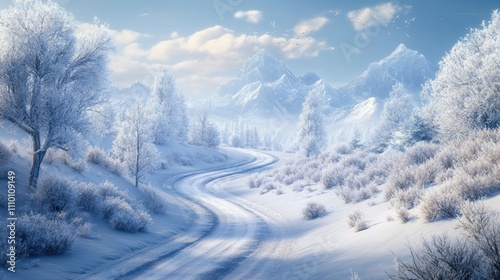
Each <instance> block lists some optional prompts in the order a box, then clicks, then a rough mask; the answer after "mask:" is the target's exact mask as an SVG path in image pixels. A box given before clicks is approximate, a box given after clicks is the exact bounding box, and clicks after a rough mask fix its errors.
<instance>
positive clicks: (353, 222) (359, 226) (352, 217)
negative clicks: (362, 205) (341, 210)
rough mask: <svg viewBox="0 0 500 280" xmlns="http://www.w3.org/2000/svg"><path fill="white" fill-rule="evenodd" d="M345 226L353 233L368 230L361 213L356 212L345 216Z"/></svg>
mask: <svg viewBox="0 0 500 280" xmlns="http://www.w3.org/2000/svg"><path fill="white" fill-rule="evenodd" d="M347 224H348V225H349V226H350V227H352V228H354V231H356V232H358V231H363V230H365V229H367V228H368V224H367V223H366V220H365V218H364V215H363V213H361V211H359V210H356V211H354V212H353V213H351V214H349V215H348V216H347Z"/></svg>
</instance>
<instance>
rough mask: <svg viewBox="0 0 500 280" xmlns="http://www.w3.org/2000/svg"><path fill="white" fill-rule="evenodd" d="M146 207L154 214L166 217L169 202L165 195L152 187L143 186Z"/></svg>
mask: <svg viewBox="0 0 500 280" xmlns="http://www.w3.org/2000/svg"><path fill="white" fill-rule="evenodd" d="M140 189H141V191H142V192H143V197H144V205H145V206H146V207H147V208H148V209H149V210H151V211H153V213H155V214H160V215H165V214H166V213H167V200H166V199H165V198H164V196H163V195H164V194H163V193H161V192H160V191H158V190H156V189H154V188H153V187H151V186H142V187H141V188H140Z"/></svg>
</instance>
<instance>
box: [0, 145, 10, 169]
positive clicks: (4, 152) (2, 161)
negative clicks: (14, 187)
mask: <svg viewBox="0 0 500 280" xmlns="http://www.w3.org/2000/svg"><path fill="white" fill-rule="evenodd" d="M11 157H12V152H11V151H10V150H9V149H8V148H7V146H5V145H4V144H3V143H2V142H0V166H5V165H7V162H9V160H10V158H11Z"/></svg>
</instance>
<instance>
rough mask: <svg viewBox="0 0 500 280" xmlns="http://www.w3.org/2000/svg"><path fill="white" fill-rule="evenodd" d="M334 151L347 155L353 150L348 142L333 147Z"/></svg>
mask: <svg viewBox="0 0 500 280" xmlns="http://www.w3.org/2000/svg"><path fill="white" fill-rule="evenodd" d="M333 150H334V152H336V153H337V154H341V155H349V154H351V153H352V152H353V149H352V146H351V145H348V144H339V145H337V146H335V147H334V149H333Z"/></svg>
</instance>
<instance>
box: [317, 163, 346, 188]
mask: <svg viewBox="0 0 500 280" xmlns="http://www.w3.org/2000/svg"><path fill="white" fill-rule="evenodd" d="M344 180H345V174H344V168H343V167H342V166H341V165H339V164H335V165H329V166H328V167H327V169H326V170H325V171H323V175H322V176H321V183H322V184H323V188H324V189H326V190H327V189H332V188H335V187H339V186H342V185H343V184H344Z"/></svg>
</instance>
